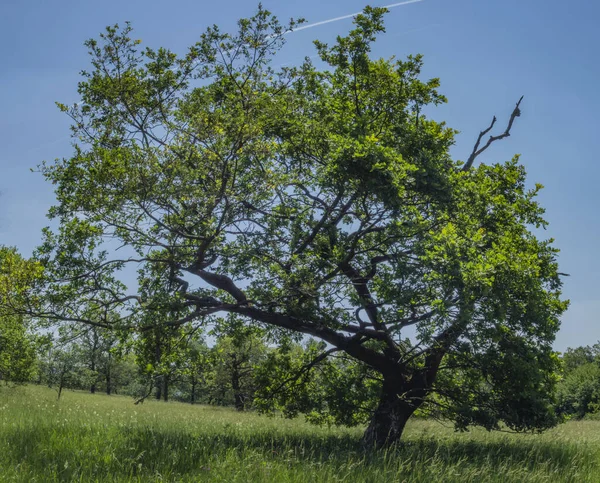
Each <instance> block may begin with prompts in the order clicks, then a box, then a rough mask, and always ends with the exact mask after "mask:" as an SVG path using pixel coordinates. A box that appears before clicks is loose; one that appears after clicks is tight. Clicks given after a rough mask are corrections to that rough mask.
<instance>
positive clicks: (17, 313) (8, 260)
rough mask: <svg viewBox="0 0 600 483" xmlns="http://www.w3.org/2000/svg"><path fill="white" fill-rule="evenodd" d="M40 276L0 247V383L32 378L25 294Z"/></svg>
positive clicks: (37, 269)
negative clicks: (0, 381) (1, 381)
mask: <svg viewBox="0 0 600 483" xmlns="http://www.w3.org/2000/svg"><path fill="white" fill-rule="evenodd" d="M40 274H41V269H40V266H39V265H38V264H37V263H35V262H33V261H29V260H25V259H24V258H23V257H21V256H20V255H19V254H18V252H17V251H16V250H15V249H14V248H8V247H3V246H0V380H3V381H11V382H25V381H28V380H29V379H30V378H31V377H32V375H33V371H34V363H35V349H36V337H35V336H34V334H33V332H32V327H31V324H30V323H29V319H28V318H27V317H26V316H25V313H26V311H27V308H28V307H27V302H26V300H27V297H25V296H24V295H25V293H27V291H28V289H29V287H30V286H31V285H32V284H33V283H34V282H35V280H36V278H37V277H39V276H40ZM29 301H30V302H33V301H34V299H33V298H31V297H30V299H29Z"/></svg>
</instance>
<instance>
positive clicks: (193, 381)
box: [190, 376, 196, 405]
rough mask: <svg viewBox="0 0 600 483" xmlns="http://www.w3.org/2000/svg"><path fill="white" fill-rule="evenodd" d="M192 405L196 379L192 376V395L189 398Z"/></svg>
mask: <svg viewBox="0 0 600 483" xmlns="http://www.w3.org/2000/svg"><path fill="white" fill-rule="evenodd" d="M190 402H191V403H192V405H193V404H194V403H195V402H196V377H195V376H192V394H191V398H190Z"/></svg>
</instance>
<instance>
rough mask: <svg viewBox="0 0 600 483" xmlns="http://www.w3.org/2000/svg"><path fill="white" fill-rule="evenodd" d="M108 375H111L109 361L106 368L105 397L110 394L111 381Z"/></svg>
mask: <svg viewBox="0 0 600 483" xmlns="http://www.w3.org/2000/svg"><path fill="white" fill-rule="evenodd" d="M110 375H111V374H110V360H109V363H108V365H107V367H106V394H107V396H110V393H111V387H110V385H111V384H112V381H111V377H110Z"/></svg>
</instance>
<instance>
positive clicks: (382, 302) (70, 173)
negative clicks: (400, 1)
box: [36, 7, 567, 446]
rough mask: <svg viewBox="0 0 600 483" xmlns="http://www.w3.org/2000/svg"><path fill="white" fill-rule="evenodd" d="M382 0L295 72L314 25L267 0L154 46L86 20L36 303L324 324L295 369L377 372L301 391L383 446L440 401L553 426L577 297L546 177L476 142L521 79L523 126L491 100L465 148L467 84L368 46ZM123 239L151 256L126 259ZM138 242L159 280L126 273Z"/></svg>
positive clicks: (302, 326) (286, 324)
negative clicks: (233, 28) (458, 150)
mask: <svg viewBox="0 0 600 483" xmlns="http://www.w3.org/2000/svg"><path fill="white" fill-rule="evenodd" d="M385 12H386V10H385V9H382V8H370V7H367V8H366V9H365V11H364V13H363V14H362V15H359V16H357V17H356V18H355V20H354V28H353V30H351V32H350V33H349V34H348V35H347V36H345V37H338V39H337V41H336V43H335V44H334V45H333V46H329V45H326V44H323V43H320V42H315V45H316V47H317V51H318V53H319V56H320V58H321V60H322V61H323V62H324V63H325V64H326V65H327V69H326V70H319V69H317V68H316V67H315V65H313V64H312V63H311V62H310V61H309V60H308V59H307V60H306V61H305V62H304V63H303V64H302V65H301V66H300V67H297V68H282V69H281V70H279V71H275V70H274V68H272V67H271V66H270V60H271V58H272V57H273V55H275V53H276V52H278V51H279V49H280V48H281V46H282V44H283V40H284V36H285V34H286V33H287V32H288V31H290V30H293V29H294V27H295V26H296V23H295V22H291V23H290V24H289V26H287V27H283V26H282V25H281V24H280V23H279V22H278V21H277V19H276V18H275V17H273V16H272V15H271V14H270V13H269V12H268V11H266V10H265V9H263V8H262V7H259V10H258V12H257V13H256V15H255V16H254V17H252V18H250V19H243V20H240V22H239V32H238V33H237V34H236V35H229V34H226V33H222V32H221V31H220V30H219V29H218V28H217V27H212V28H210V29H208V30H207V32H206V33H205V34H203V35H202V36H201V39H200V40H199V42H198V43H196V44H194V45H193V46H192V47H191V48H190V49H189V51H188V52H187V53H186V54H185V55H183V56H177V55H176V54H174V53H172V52H170V51H169V50H166V49H158V50H152V49H149V48H147V49H145V50H141V49H140V48H139V41H137V40H134V39H132V38H131V37H130V36H131V32H132V30H131V27H130V26H129V25H127V26H126V27H125V28H124V29H120V28H118V27H116V26H115V27H110V28H108V29H107V30H106V32H105V33H104V34H102V35H101V38H100V40H99V41H96V40H90V41H88V42H87V43H86V45H87V47H88V49H89V52H90V56H91V60H92V69H91V70H90V71H86V72H84V73H83V76H84V77H83V80H82V81H81V82H80V84H79V94H80V96H81V99H82V101H81V104H79V105H76V106H74V107H68V106H64V105H62V106H61V108H62V109H63V110H64V111H65V112H67V113H68V114H69V115H70V116H71V117H72V118H73V121H74V122H73V133H74V137H75V141H76V147H75V152H74V154H73V156H72V157H70V158H68V159H64V160H60V161H57V162H55V163H50V164H44V165H43V166H42V167H41V169H42V172H43V174H44V176H45V177H46V178H47V179H48V181H50V182H52V183H53V184H54V185H55V186H56V195H57V200H58V203H57V205H56V206H55V207H53V208H52V209H51V211H50V216H51V217H52V218H54V219H55V220H57V221H58V222H59V228H58V229H57V230H56V231H51V230H49V229H47V230H45V241H44V244H43V245H42V246H41V247H40V248H39V250H38V252H37V257H38V259H39V260H40V261H41V262H42V263H43V264H44V266H45V268H46V279H45V286H44V289H45V293H46V295H47V298H46V304H45V306H44V308H43V309H42V310H39V311H37V314H36V315H38V316H39V317H46V318H48V319H56V320H65V319H67V320H78V321H80V322H82V323H86V322H91V323H97V322H94V320H93V317H89V316H83V315H82V314H81V313H80V312H79V307H84V306H85V303H86V301H88V300H90V299H98V300H102V303H101V304H100V305H99V307H98V310H106V309H107V308H109V309H110V310H114V311H116V312H117V313H119V314H120V317H119V319H118V320H115V321H112V322H111V323H110V324H101V325H105V326H115V327H118V328H120V329H123V328H126V329H127V330H133V331H136V330H138V329H139V330H142V331H147V330H151V329H150V328H149V325H148V323H146V322H144V323H142V322H141V321H148V320H151V321H154V322H152V323H151V324H150V325H152V324H157V325H160V326H161V327H163V328H168V327H184V326H185V325H186V324H191V325H192V326H194V325H199V324H204V325H208V324H210V323H212V322H214V321H215V320H216V319H215V317H218V316H219V315H223V314H225V315H226V314H232V315H235V316H238V317H241V318H242V319H243V320H245V321H246V322H247V323H248V324H254V325H256V326H258V327H260V328H262V329H265V330H266V331H267V333H268V334H269V337H271V338H272V340H282V341H287V342H289V340H290V339H294V338H295V339H299V338H300V337H302V336H303V335H309V336H311V337H313V338H315V339H319V340H321V341H323V342H324V343H325V345H324V346H323V347H321V350H320V351H319V352H318V353H314V351H313V352H312V354H313V357H312V358H311V360H310V361H308V362H306V364H304V367H303V368H302V369H301V370H298V371H295V370H294V371H293V372H294V373H299V374H306V373H307V372H306V371H308V372H309V373H310V371H316V370H319V367H325V366H322V364H328V360H329V358H331V357H336V358H339V357H341V358H342V360H343V362H342V363H340V364H338V365H337V366H335V367H333V366H331V368H330V370H331V371H334V372H332V374H334V373H335V374H339V375H340V378H341V377H342V376H343V377H349V378H354V380H356V378H359V379H360V378H368V380H369V381H371V383H370V385H369V390H367V391H360V390H356V391H354V392H352V393H351V395H352V397H349V398H344V397H343V396H344V393H343V391H342V392H340V391H339V388H342V387H344V386H345V387H355V388H357V389H359V386H357V385H356V384H355V385H354V386H352V385H351V384H345V385H344V384H341V383H340V384H337V385H335V384H333V382H335V380H332V384H331V385H330V387H331V388H332V390H336V389H335V388H338V389H337V390H338V393H337V394H336V397H329V398H324V397H319V398H318V400H315V401H311V394H305V395H306V399H305V400H304V403H303V405H302V408H301V410H302V411H303V412H310V411H318V412H319V414H321V415H322V416H323V417H325V416H327V417H328V418H329V420H332V421H334V422H338V423H342V424H358V423H363V422H366V423H368V426H367V430H366V432H365V435H364V441H365V444H366V445H368V446H381V445H385V444H389V443H392V442H395V441H397V440H399V439H400V438H401V435H402V432H403V430H404V427H405V424H406V422H407V420H408V419H409V418H410V417H411V415H412V414H413V413H414V412H415V411H416V410H417V409H425V408H427V407H431V408H435V409H436V411H438V412H441V413H442V414H443V415H444V416H445V417H448V418H451V419H452V420H454V421H455V422H456V424H457V426H458V427H459V428H466V427H468V426H469V425H472V424H479V425H483V426H484V427H486V428H488V429H494V428H498V427H499V425H500V424H506V425H508V427H510V428H512V429H514V430H534V429H545V428H548V427H550V426H552V425H553V424H555V422H556V416H555V415H554V413H553V411H552V404H551V403H552V391H553V388H554V385H555V377H554V373H555V369H556V367H557V363H558V359H557V357H556V355H555V354H554V352H553V351H552V347H551V344H552V342H553V340H554V337H555V334H556V332H557V330H558V327H559V317H560V315H561V313H562V312H563V311H564V310H565V308H566V306H567V304H566V302H565V301H563V300H561V298H560V287H561V280H560V277H559V274H558V267H557V263H556V256H557V250H556V249H555V248H554V247H553V246H552V244H551V243H552V241H551V240H549V241H544V240H540V239H538V238H537V237H536V236H534V234H533V233H532V231H531V228H532V227H538V228H539V227H544V226H545V225H546V222H545V221H544V219H543V217H542V214H543V209H542V208H541V207H540V206H539V205H538V203H537V202H536V201H535V197H536V195H537V193H538V191H539V189H540V188H541V187H540V186H539V185H536V186H535V187H534V188H533V189H527V188H526V177H525V170H524V168H523V167H522V166H521V165H520V164H519V163H518V159H517V158H515V159H513V160H511V161H509V162H506V163H501V164H493V165H483V164H480V165H476V163H475V161H476V159H477V158H478V156H480V155H481V154H482V153H483V152H484V151H485V150H486V149H487V148H488V147H489V146H490V145H491V144H492V143H493V142H494V141H496V140H499V139H502V138H504V137H506V136H508V135H509V134H510V130H511V128H512V125H513V122H514V121H515V119H516V117H518V116H519V115H520V101H519V104H517V106H516V107H515V109H514V110H513V113H512V115H511V117H510V120H509V123H508V125H507V128H506V129H505V131H504V132H503V133H501V134H499V135H497V136H491V137H490V138H489V139H485V137H486V136H487V135H488V134H489V133H491V132H492V129H493V128H494V126H495V122H496V120H495V119H494V122H493V123H492V124H491V125H490V126H489V128H488V129H486V130H484V131H483V132H482V133H481V135H480V136H479V139H478V141H477V144H476V146H475V148H474V150H473V153H472V154H471V156H470V157H469V159H468V160H467V161H466V162H465V163H461V162H457V161H454V160H453V159H451V157H450V155H449V148H450V147H451V145H452V144H453V142H454V131H453V130H451V129H449V128H448V127H446V126H445V125H444V123H440V122H436V121H434V120H431V119H429V118H427V117H426V116H424V115H423V111H424V108H425V107H426V106H428V105H437V104H440V103H442V102H445V101H446V100H445V98H444V97H443V96H442V95H441V94H440V93H439V92H438V86H439V82H438V80H437V79H431V80H428V81H422V80H421V79H420V71H421V67H422V59H421V57H420V56H415V57H409V58H408V59H407V60H405V61H398V60H394V59H391V60H384V59H372V58H371V57H370V52H371V48H372V44H373V42H374V41H375V38H376V36H377V35H378V34H380V33H382V32H384V26H383V16H384V14H385ZM106 239H113V240H115V241H116V242H117V244H118V245H119V246H121V245H122V246H125V247H127V249H128V250H129V251H130V254H131V256H129V255H128V256H121V257H116V258H113V257H112V255H113V254H112V252H109V251H107V250H104V249H103V245H102V244H103V243H104V241H105V240H106ZM117 253H121V252H117ZM128 264H135V265H136V266H138V267H141V268H140V272H139V273H140V283H139V285H140V287H145V286H148V283H149V281H152V280H155V281H156V284H157V286H159V287H160V290H158V289H157V290H145V289H143V290H141V291H140V293H138V294H136V293H132V292H131V291H128V289H127V288H126V287H124V286H123V285H122V284H121V283H120V282H119V277H120V270H121V269H123V268H124V267H125V266H127V265H128ZM129 290H135V288H134V287H131V288H130V289H129ZM153 313H162V314H165V313H167V314H170V316H169V317H167V318H164V317H163V318H160V319H158V318H153V317H152V314H153ZM409 328H411V330H412V334H414V335H412V336H411V337H410V338H409V337H407V335H406V334H407V330H409ZM314 347H320V346H318V345H317V346H314ZM290 367H292V366H290ZM336 377H337V376H336ZM293 379H294V378H292V379H291V380H293ZM309 380H310V379H306V381H307V382H308V381H309ZM339 380H340V381H343V380H344V379H343V378H342V379H339ZM319 394H320V393H319ZM316 395H317V394H315V396H316ZM279 402H280V403H281V404H284V405H285V404H286V403H288V402H290V401H289V400H286V399H285V398H284V399H280V400H279ZM349 414H351V415H352V417H348V415H349Z"/></svg>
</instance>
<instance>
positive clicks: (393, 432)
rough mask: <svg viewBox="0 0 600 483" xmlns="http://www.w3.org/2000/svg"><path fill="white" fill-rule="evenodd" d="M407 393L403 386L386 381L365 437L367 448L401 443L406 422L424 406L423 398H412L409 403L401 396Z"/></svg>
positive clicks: (364, 441)
mask: <svg viewBox="0 0 600 483" xmlns="http://www.w3.org/2000/svg"><path fill="white" fill-rule="evenodd" d="M418 392H419V393H420V392H422V391H418ZM405 393H406V389H405V388H404V387H402V386H401V385H392V384H389V383H386V381H384V383H383V388H382V394H381V398H380V400H379V405H378V406H377V409H376V410H375V412H374V413H373V417H372V418H371V421H370V423H369V425H368V426H367V429H366V431H365V433H364V435H363V445H364V446H365V447H367V448H381V447H384V446H389V445H391V444H393V443H396V442H398V441H400V438H401V437H402V433H403V432H404V428H405V426H406V422H407V421H408V420H409V419H410V417H411V416H412V415H413V413H414V412H415V411H416V410H417V409H418V408H419V406H421V405H422V404H423V399H422V398H421V397H411V399H410V401H407V400H406V399H405V398H404V397H402V396H401V394H405Z"/></svg>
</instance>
